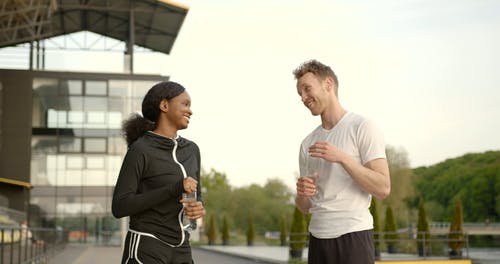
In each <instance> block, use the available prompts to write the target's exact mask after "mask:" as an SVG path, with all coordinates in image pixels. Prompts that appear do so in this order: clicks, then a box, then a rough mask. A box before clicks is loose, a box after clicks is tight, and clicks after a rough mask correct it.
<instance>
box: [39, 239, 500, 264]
mask: <svg viewBox="0 0 500 264" xmlns="http://www.w3.org/2000/svg"><path fill="white" fill-rule="evenodd" d="M497 254H498V253H497ZM121 256H122V250H121V248H120V247H118V246H96V245H92V244H68V245H66V247H65V248H64V250H62V251H60V252H59V253H57V254H55V255H54V256H53V257H51V258H50V259H49V261H48V264H99V263H120V261H121ZM288 256H289V248H288V247H280V246H257V245H256V246H250V247H249V246H194V247H193V260H194V261H195V263H214V264H224V263H267V264H285V263H288ZM302 256H303V260H306V259H307V248H306V249H304V251H303V253H302ZM208 257H210V259H211V260H209V259H208ZM381 258H382V260H383V262H397V261H410V260H412V261H415V260H427V261H428V262H429V263H441V262H442V261H443V260H446V258H444V257H428V258H426V259H422V258H419V257H418V256H416V255H412V254H387V253H384V252H383V253H382V256H381ZM235 259H236V261H235ZM238 259H239V260H238ZM432 260H434V262H432ZM437 260H439V261H437ZM436 261H437V262H436ZM412 263H413V262H412ZM473 263H479V264H491V263H499V262H498V258H497V257H495V256H493V257H492V262H490V261H488V260H481V261H474V262H473Z"/></svg>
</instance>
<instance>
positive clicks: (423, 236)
mask: <svg viewBox="0 0 500 264" xmlns="http://www.w3.org/2000/svg"><path fill="white" fill-rule="evenodd" d="M429 238H430V233H429V222H428V220H427V213H426V212H425V206H424V201H423V200H422V199H421V200H420V203H419V204H418V224H417V248H418V254H419V256H426V255H427V254H428V252H427V250H428V249H427V246H428V243H429V242H428V241H429Z"/></svg>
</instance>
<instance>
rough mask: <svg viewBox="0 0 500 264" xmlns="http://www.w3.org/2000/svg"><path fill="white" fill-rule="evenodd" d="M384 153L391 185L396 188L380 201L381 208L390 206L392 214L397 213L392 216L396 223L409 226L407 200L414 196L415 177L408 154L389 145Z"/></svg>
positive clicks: (399, 148) (402, 149) (401, 148)
mask: <svg viewBox="0 0 500 264" xmlns="http://www.w3.org/2000/svg"><path fill="white" fill-rule="evenodd" d="M385 152H386V156H387V163H388V165H389V171H390V174H391V185H392V186H397V188H392V189H391V194H390V195H389V196H388V197H387V198H386V199H384V200H383V201H381V203H380V204H381V205H382V207H381V208H386V207H387V206H388V205H390V206H391V207H392V210H393V212H398V214H396V215H395V216H394V217H395V218H396V222H397V223H398V224H403V225H407V226H409V225H410V222H411V220H412V218H411V215H410V213H411V211H410V210H409V207H408V200H409V199H412V197H414V196H415V187H414V182H415V175H414V173H413V170H412V169H411V167H410V161H409V159H408V153H407V151H406V150H405V149H404V148H403V147H398V148H396V147H393V146H390V145H388V146H387V147H386V150H385ZM413 208H415V209H416V208H417V206H416V205H415V206H414V207H413ZM382 212H383V211H382ZM402 212H405V213H402Z"/></svg>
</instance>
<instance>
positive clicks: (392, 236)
mask: <svg viewBox="0 0 500 264" xmlns="http://www.w3.org/2000/svg"><path fill="white" fill-rule="evenodd" d="M397 239H398V234H397V226H396V219H395V218H394V213H393V212H392V207H390V206H387V208H386V210H385V225H384V240H385V244H386V245H387V252H389V253H396V240H397Z"/></svg>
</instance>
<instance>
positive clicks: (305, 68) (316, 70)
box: [293, 60, 339, 95]
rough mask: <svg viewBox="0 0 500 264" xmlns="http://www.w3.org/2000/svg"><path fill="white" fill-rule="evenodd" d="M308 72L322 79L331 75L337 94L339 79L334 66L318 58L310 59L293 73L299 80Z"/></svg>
mask: <svg viewBox="0 0 500 264" xmlns="http://www.w3.org/2000/svg"><path fill="white" fill-rule="evenodd" d="M308 72H310V73H312V74H314V75H315V76H317V77H319V78H320V79H321V80H324V79H325V78H327V77H331V78H332V79H333V85H334V90H335V95H337V90H338V87H339V81H338V79H337V75H335V73H334V72H333V70H332V68H330V67H329V66H327V65H325V64H323V63H321V62H319V61H317V60H308V61H306V62H304V63H302V64H301V65H300V66H299V67H298V68H297V69H295V70H294V71H293V75H294V76H295V79H296V80H298V79H300V77H302V76H304V74H306V73H308Z"/></svg>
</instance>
